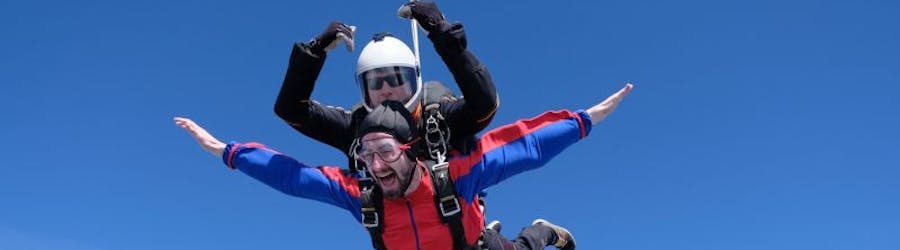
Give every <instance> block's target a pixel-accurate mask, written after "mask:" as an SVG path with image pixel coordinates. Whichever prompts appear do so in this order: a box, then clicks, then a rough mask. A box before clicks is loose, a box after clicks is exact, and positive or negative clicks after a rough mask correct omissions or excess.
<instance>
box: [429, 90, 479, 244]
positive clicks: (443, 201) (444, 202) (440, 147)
mask: <svg viewBox="0 0 900 250" xmlns="http://www.w3.org/2000/svg"><path fill="white" fill-rule="evenodd" d="M439 107H440V104H439V103H433V104H429V105H428V106H426V107H425V114H426V115H425V144H426V147H427V149H428V156H429V158H430V159H428V160H426V161H425V163H426V166H427V167H428V170H429V171H430V172H431V183H432V185H433V186H434V191H435V196H434V204H435V206H436V207H437V211H438V216H439V217H440V218H441V222H443V223H444V224H446V225H447V227H449V228H450V235H451V237H453V249H468V248H470V247H469V244H468V243H467V242H466V232H465V229H464V228H463V225H462V213H460V212H461V211H462V207H461V206H460V205H459V199H458V198H457V195H456V188H455V187H454V186H453V180H452V179H451V178H450V164H449V163H448V162H447V149H448V148H447V142H448V141H449V140H450V128H449V127H448V126H447V124H446V122H445V120H444V116H443V115H441V113H440V109H439Z"/></svg>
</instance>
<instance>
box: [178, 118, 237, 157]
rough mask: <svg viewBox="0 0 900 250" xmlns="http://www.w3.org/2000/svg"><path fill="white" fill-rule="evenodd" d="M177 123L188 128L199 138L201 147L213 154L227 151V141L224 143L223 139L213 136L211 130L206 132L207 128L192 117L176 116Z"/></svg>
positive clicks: (189, 131) (217, 154)
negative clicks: (195, 121)
mask: <svg viewBox="0 0 900 250" xmlns="http://www.w3.org/2000/svg"><path fill="white" fill-rule="evenodd" d="M175 125H177V126H179V127H181V128H183V129H184V130H187V132H188V133H189V134H191V136H193V137H194V139H195V140H197V143H198V144H200V147H202V148H203V150H206V152H209V153H210V154H212V155H213V156H221V155H222V152H223V151H225V143H222V141H219V139H216V138H215V137H213V136H212V135H211V134H209V132H206V129H203V127H200V125H197V123H194V121H192V120H191V119H188V118H184V117H175Z"/></svg>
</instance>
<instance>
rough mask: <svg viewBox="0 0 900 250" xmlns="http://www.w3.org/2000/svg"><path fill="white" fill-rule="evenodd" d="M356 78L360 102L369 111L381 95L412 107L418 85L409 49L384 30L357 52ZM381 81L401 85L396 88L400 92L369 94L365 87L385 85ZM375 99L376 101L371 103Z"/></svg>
mask: <svg viewBox="0 0 900 250" xmlns="http://www.w3.org/2000/svg"><path fill="white" fill-rule="evenodd" d="M356 82H357V84H359V87H360V90H361V91H362V97H363V106H365V107H366V109H367V110H370V111H371V110H372V108H373V107H375V106H377V105H378V104H380V102H381V101H383V100H380V99H384V98H387V99H390V100H395V101H400V102H402V103H404V104H405V106H406V108H408V109H412V107H413V106H414V105H413V104H414V103H415V102H416V100H418V96H419V93H420V92H421V89H422V82H421V81H420V80H419V77H418V69H417V67H416V57H415V55H413V52H412V50H410V49H409V47H408V46H406V44H404V43H403V42H402V41H400V39H397V38H395V37H393V36H391V35H390V34H387V33H382V34H378V35H375V37H374V38H373V39H372V41H370V42H369V43H368V44H366V47H365V48H363V50H362V52H360V55H359V60H358V61H357V62H356ZM384 83H387V85H389V86H390V87H392V88H396V87H398V86H403V87H405V88H404V89H397V91H399V92H402V94H398V95H395V96H392V97H376V98H370V96H369V94H368V93H369V91H368V90H369V89H371V90H380V89H382V88H383V87H385V86H383V85H384ZM373 99H374V100H373ZM376 101H377V102H379V103H374V102H376Z"/></svg>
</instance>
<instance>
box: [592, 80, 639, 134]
mask: <svg viewBox="0 0 900 250" xmlns="http://www.w3.org/2000/svg"><path fill="white" fill-rule="evenodd" d="M633 87H634V85H633V84H631V83H626V84H625V87H623V88H622V89H620V90H619V91H618V92H616V93H615V94H612V95H611V96H609V97H607V98H606V100H603V102H600V103H599V104H597V105H595V106H593V107H591V108H589V109H588V110H587V113H588V115H590V116H591V123H593V124H594V125H596V124H597V123H600V121H603V119H605V118H606V116H608V115H609V114H610V113H612V112H613V110H616V106H619V102H621V101H622V98H625V95H627V94H628V92H631V88H633Z"/></svg>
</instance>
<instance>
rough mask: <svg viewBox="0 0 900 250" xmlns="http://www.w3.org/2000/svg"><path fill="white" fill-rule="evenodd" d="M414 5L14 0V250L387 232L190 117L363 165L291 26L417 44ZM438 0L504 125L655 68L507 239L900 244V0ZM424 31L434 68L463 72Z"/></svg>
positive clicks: (539, 187) (279, 243)
mask: <svg viewBox="0 0 900 250" xmlns="http://www.w3.org/2000/svg"><path fill="white" fill-rule="evenodd" d="M401 2H402V1H394V2H391V1H277V2H275V1H266V2H260V1H193V0H187V1H42V0H34V1H17V0H9V1H3V2H0V86H2V89H0V105H2V107H4V108H3V111H2V117H3V122H2V125H0V135H2V136H0V138H2V140H3V143H2V144H0V152H2V167H0V249H79V250H81V249H101V250H112V249H325V248H330V249H365V248H367V247H369V240H368V237H367V234H366V233H365V231H364V230H363V229H362V228H361V227H360V226H359V225H358V224H357V222H355V221H354V220H353V219H352V217H351V216H350V215H349V214H348V213H346V212H344V211H341V210H339V209H336V208H334V207H331V206H328V205H325V204H320V203H317V202H313V201H309V200H302V199H297V198H293V197H290V196H286V195H283V194H281V193H279V192H277V191H275V190H272V189H270V188H268V187H267V186H265V185H263V184H261V183H258V182H257V181H255V180H253V179H251V178H249V177H247V176H245V175H243V174H241V173H240V172H236V171H230V170H228V169H226V168H225V166H224V165H223V164H221V162H220V160H219V159H218V158H216V157H212V156H210V155H208V154H207V153H205V152H204V151H202V150H201V149H200V148H199V147H197V145H196V144H195V143H194V141H193V140H192V139H191V138H190V137H189V136H188V135H187V134H185V132H184V131H181V130H180V129H178V128H177V127H175V126H174V125H173V122H172V117H173V116H176V115H184V116H188V117H190V118H193V119H195V120H196V121H198V122H199V123H200V124H202V125H204V126H206V127H207V128H208V129H209V130H210V131H211V132H213V133H214V134H215V135H217V136H218V137H219V138H221V139H223V140H240V141H259V142H263V143H265V144H267V145H269V146H271V147H273V148H276V149H278V150H280V151H282V152H285V153H287V154H290V155H292V156H295V157H296V158H298V159H300V160H301V161H303V162H306V163H309V164H311V165H320V164H343V163H344V162H345V160H344V158H343V156H342V155H341V154H340V152H338V151H337V150H334V149H332V148H330V147H328V146H326V145H323V144H319V143H316V142H314V141H312V140H310V139H308V138H306V137H305V136H303V135H301V134H299V133H297V132H295V131H294V130H292V129H291V128H289V127H288V126H286V125H285V124H283V122H282V121H281V120H280V119H278V118H277V117H276V116H275V115H274V113H273V112H272V106H273V104H274V101H275V97H276V95H277V92H278V88H279V86H280V85H281V81H282V78H283V75H284V70H285V68H286V65H287V59H288V55H289V53H290V49H291V44H292V42H293V41H299V40H302V41H306V40H308V39H309V38H311V37H313V36H315V35H316V34H318V32H319V31H321V30H322V28H323V27H324V26H325V25H326V24H327V23H328V22H329V21H330V20H342V21H345V22H348V23H350V24H354V25H358V26H359V30H358V36H359V37H361V39H360V40H361V41H359V43H360V44H364V43H365V40H366V38H368V37H370V36H371V35H372V34H373V33H376V32H380V31H390V32H393V33H395V34H398V35H399V36H400V37H403V38H404V39H405V40H406V41H410V39H409V38H408V37H409V26H408V23H407V22H404V21H402V20H400V19H398V18H396V17H395V16H394V13H395V10H396V9H397V7H398V6H399V4H400V3H401ZM439 5H440V6H441V7H442V9H443V10H444V12H445V13H446V16H447V18H448V19H450V20H456V21H461V22H463V23H464V24H465V25H466V27H467V32H468V35H469V47H470V48H471V50H472V51H474V52H475V53H476V54H477V55H478V56H479V58H480V59H481V60H482V61H483V63H485V64H486V65H487V66H488V67H489V69H490V70H491V73H492V74H493V77H494V80H495V81H496V83H497V87H498V89H499V93H500V95H501V98H502V103H501V108H500V110H499V113H498V114H497V116H496V119H494V122H493V123H492V125H491V127H496V126H499V125H502V124H505V123H509V122H512V121H514V120H516V119H518V118H524V117H530V116H533V115H536V114H538V113H540V112H542V111H544V110H547V109H561V108H573V109H575V108H584V107H587V106H589V105H592V104H594V103H596V102H598V101H600V100H601V99H602V98H603V97H605V96H607V95H608V94H610V93H612V92H613V91H615V90H617V89H618V88H620V87H621V86H622V85H623V84H624V82H625V81H634V83H635V84H636V87H635V89H634V91H633V92H632V93H631V95H630V96H628V98H627V99H626V100H625V102H624V103H623V104H622V105H621V106H620V107H619V109H618V110H617V111H616V113H614V114H613V115H612V116H611V117H610V118H609V119H608V120H607V121H606V122H604V123H603V124H601V125H599V126H598V127H596V128H595V129H594V132H593V134H592V135H591V136H590V137H589V138H587V139H586V140H584V141H582V142H580V143H578V144H576V145H575V146H573V147H571V148H570V149H569V150H568V151H567V152H565V153H564V154H562V155H561V156H559V157H558V158H556V159H555V160H553V161H552V162H551V163H550V164H549V165H548V166H546V167H544V168H541V169H539V170H536V171H532V172H528V173H525V174H522V175H520V176H517V177H515V178H512V179H510V180H508V181H507V182H505V183H502V184H500V185H499V186H497V187H495V188H492V189H491V190H489V191H490V196H489V197H488V204H489V211H488V217H489V218H490V219H500V220H502V221H503V223H504V233H505V234H506V235H507V236H513V235H515V233H517V232H518V230H519V229H520V228H521V227H523V226H525V225H526V224H528V223H530V222H531V221H532V220H533V219H534V218H536V217H543V218H546V219H549V220H551V221H554V222H557V223H559V224H562V225H566V226H568V227H569V229H571V230H572V231H573V232H574V234H575V236H576V238H577V239H578V244H579V245H580V246H582V249H654V250H655V249H684V250H696V249H710V250H718V249H754V250H755V249H785V250H787V249H791V250H795V249H817V250H818V249H885V250H887V249H900V237H898V236H900V213H898V211H900V130H898V128H900V112H898V109H900V25H898V24H900V15H898V13H900V4H898V3H897V1H886V0H880V1H879V0H871V1H869V0H866V1H774V0H760V1H739V2H733V1H712V0H708V1H700V0H688V1H575V2H572V1H569V2H565V3H562V2H559V3H557V2H553V1H515V2H503V3H501V2H499V1H466V2H459V1H452V2H451V1H443V2H439ZM422 41H423V48H422V52H423V58H422V61H423V67H424V70H423V71H424V75H425V78H426V79H437V80H442V81H444V82H446V83H448V85H450V86H454V85H455V84H454V83H453V81H452V78H451V77H450V75H449V73H448V72H447V70H446V68H445V66H444V65H443V64H442V63H441V62H440V61H439V59H438V57H437V56H436V53H435V52H434V50H433V48H432V47H431V44H430V42H427V41H426V40H422ZM356 52H357V53H358V52H359V51H358V50H357V51H356ZM356 56H357V54H350V53H347V52H346V51H337V52H333V53H331V56H330V57H329V59H328V61H327V63H326V65H325V69H324V71H323V72H322V74H321V76H320V78H319V82H318V85H317V86H316V90H315V92H314V94H313V95H314V97H315V98H316V99H318V100H320V101H322V102H324V103H327V104H333V105H341V106H350V105H351V104H353V103H354V102H355V101H356V100H358V99H359V96H358V94H357V93H356V91H355V87H354V81H353V76H352V74H353V73H352V72H353V67H354V65H355V61H356Z"/></svg>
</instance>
